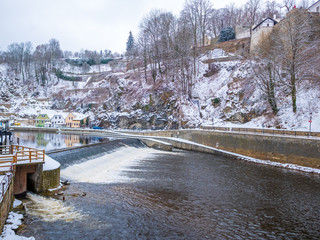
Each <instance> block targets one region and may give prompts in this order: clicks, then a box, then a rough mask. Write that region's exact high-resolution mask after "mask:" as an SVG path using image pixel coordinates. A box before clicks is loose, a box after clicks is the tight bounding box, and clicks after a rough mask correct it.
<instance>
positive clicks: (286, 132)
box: [201, 126, 320, 137]
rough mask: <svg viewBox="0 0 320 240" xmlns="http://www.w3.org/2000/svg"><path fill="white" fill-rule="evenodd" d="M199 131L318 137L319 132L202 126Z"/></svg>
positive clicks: (319, 135)
mask: <svg viewBox="0 0 320 240" xmlns="http://www.w3.org/2000/svg"><path fill="white" fill-rule="evenodd" d="M201 129H204V130H217V131H227V132H243V133H259V134H271V135H287V136H306V137H320V132H306V131H293V130H284V129H268V128H267V129H266V128H239V127H214V126H202V127H201Z"/></svg>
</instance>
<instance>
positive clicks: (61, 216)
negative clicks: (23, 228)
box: [24, 193, 83, 222]
mask: <svg viewBox="0 0 320 240" xmlns="http://www.w3.org/2000/svg"><path fill="white" fill-rule="evenodd" d="M27 199H29V200H30V201H29V202H26V203H25V204H24V206H25V208H26V211H27V213H28V214H30V215H33V216H37V217H40V218H41V219H42V220H44V221H47V222H54V221H58V220H63V221H66V222H71V221H77V220H81V219H82V217H83V215H81V214H80V213H79V212H77V211H75V210H74V208H73V206H70V205H67V204H65V203H64V202H62V201H61V200H57V199H54V198H47V197H43V196H40V195H36V194H32V193H28V194H27Z"/></svg>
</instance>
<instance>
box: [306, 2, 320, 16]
mask: <svg viewBox="0 0 320 240" xmlns="http://www.w3.org/2000/svg"><path fill="white" fill-rule="evenodd" d="M308 10H309V12H317V13H319V14H320V0H319V1H317V2H315V3H314V4H312V5H311V6H310V7H309V8H308Z"/></svg>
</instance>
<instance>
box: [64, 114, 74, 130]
mask: <svg viewBox="0 0 320 240" xmlns="http://www.w3.org/2000/svg"><path fill="white" fill-rule="evenodd" d="M75 118H76V115H75V114H74V113H72V112H71V113H69V114H68V116H67V118H66V127H75V126H74V125H73V120H74V119H75Z"/></svg>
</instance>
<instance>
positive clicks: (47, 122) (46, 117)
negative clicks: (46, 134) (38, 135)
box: [35, 110, 54, 127]
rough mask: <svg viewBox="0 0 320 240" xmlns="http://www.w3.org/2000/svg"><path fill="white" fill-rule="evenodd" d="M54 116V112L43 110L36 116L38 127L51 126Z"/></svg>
mask: <svg viewBox="0 0 320 240" xmlns="http://www.w3.org/2000/svg"><path fill="white" fill-rule="evenodd" d="M53 116H54V113H53V112H51V111H49V110H46V111H43V112H41V113H40V114H39V115H38V116H37V118H36V125H35V126H36V127H51V118H52V117H53Z"/></svg>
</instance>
